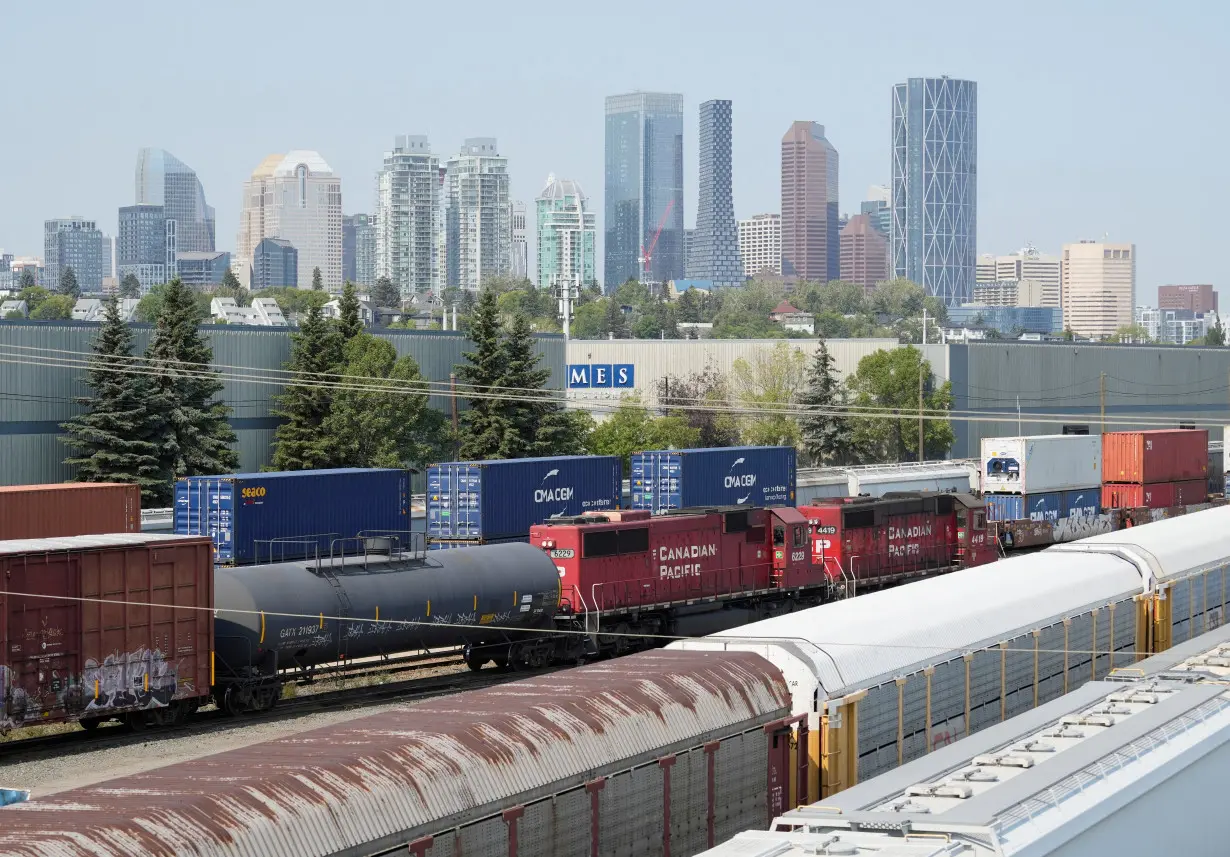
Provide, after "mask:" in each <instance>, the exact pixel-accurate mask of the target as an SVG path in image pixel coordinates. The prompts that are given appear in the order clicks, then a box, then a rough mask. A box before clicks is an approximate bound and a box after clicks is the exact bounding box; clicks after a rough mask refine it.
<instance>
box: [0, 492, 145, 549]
mask: <svg viewBox="0 0 1230 857" xmlns="http://www.w3.org/2000/svg"><path fill="white" fill-rule="evenodd" d="M140 531H141V489H140V488H138V487H137V486H136V485H124V484H121V483H119V482H67V483H64V484H59V485H5V486H0V539H48V538H55V537H58V536H85V535H90V534H92V533H138V532H140Z"/></svg>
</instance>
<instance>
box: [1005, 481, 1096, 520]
mask: <svg viewBox="0 0 1230 857" xmlns="http://www.w3.org/2000/svg"><path fill="white" fill-rule="evenodd" d="M982 499H983V502H985V503H986V504H987V520H988V521H1058V520H1060V519H1061V518H1089V517H1093V516H1095V515H1098V514H1099V513H1100V512H1101V511H1102V509H1101V489H1100V488H1077V489H1074V490H1072V491H1048V492H1046V493H1041V494H983V495H982Z"/></svg>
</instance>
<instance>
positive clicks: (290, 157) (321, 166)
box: [257, 149, 333, 176]
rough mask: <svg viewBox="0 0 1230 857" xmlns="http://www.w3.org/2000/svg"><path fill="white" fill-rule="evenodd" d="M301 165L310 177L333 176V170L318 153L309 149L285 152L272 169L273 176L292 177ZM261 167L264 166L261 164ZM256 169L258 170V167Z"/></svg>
mask: <svg viewBox="0 0 1230 857" xmlns="http://www.w3.org/2000/svg"><path fill="white" fill-rule="evenodd" d="M300 164H303V165H304V166H306V167H307V168H308V172H309V173H311V174H312V175H333V168H332V167H331V166H329V164H328V163H327V162H326V161H325V159H324V158H323V157H321V155H320V152H314V151H312V150H310V149H295V150H293V151H291V152H287V153H286V155H285V156H283V158H282V160H281V161H280V162H278V164H277V165H276V166H275V167H274V168H273V170H272V175H274V176H293V175H294V174H295V170H296V169H297V168H298V167H299V165H300ZM261 166H264V164H263V163H262V164H261ZM257 169H260V168H259V167H258V168H257Z"/></svg>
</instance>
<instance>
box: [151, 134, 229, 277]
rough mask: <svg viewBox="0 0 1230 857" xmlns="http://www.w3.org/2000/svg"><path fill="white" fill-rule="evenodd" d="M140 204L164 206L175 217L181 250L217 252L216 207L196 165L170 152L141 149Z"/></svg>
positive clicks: (165, 213)
mask: <svg viewBox="0 0 1230 857" xmlns="http://www.w3.org/2000/svg"><path fill="white" fill-rule="evenodd" d="M137 205H159V206H162V209H163V216H164V217H165V218H166V219H167V220H174V221H175V236H176V239H175V248H176V250H177V251H179V252H190V253H212V252H213V249H214V210H213V209H212V208H211V207H210V206H209V205H207V204H206V203H205V189H204V188H202V187H201V182H200V181H199V180H198V179H197V177H196V173H195V172H193V171H192V168H191V167H189V166H188V165H187V164H185V163H184V162H183V161H181V160H179V158H177V157H175V156H174V155H172V154H171V153H170V152H167V151H164V150H162V149H142V150H141V151H139V152H138V153H137Z"/></svg>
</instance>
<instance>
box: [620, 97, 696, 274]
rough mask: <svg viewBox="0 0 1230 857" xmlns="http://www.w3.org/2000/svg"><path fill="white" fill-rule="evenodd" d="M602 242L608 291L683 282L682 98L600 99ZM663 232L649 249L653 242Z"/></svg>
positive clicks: (684, 259) (685, 265) (685, 261)
mask: <svg viewBox="0 0 1230 857" xmlns="http://www.w3.org/2000/svg"><path fill="white" fill-rule="evenodd" d="M605 214H606V225H605V229H606V243H605V257H606V258H605V259H604V264H603V282H604V284H605V286H606V288H607V289H608V290H610V289H614V288H616V287H618V286H619V285H621V284H622V283H624V282H625V281H627V280H629V279H633V278H635V279H644V275H643V266H642V263H641V252H642V248H644V250H645V251H646V252H649V250H650V247H651V246H653V250H652V256H651V259H650V262H649V279H650V280H652V281H653V282H659V283H665V282H667V281H668V280H678V279H683V277H684V274H685V272H686V267H687V260H686V258H685V256H684V241H683V96H682V95H678V94H673V93H661V92H634V93H630V94H628V95H611V96H608V97H607V99H606V200H605ZM659 224H661V226H662V232H661V235H660V236H659V237H658V240H657V244H656V245H654V235H655V233H657V231H658V227H659Z"/></svg>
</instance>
